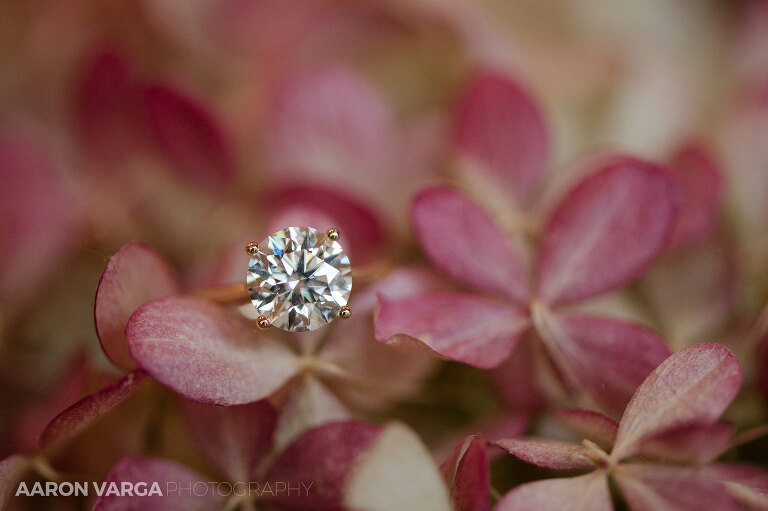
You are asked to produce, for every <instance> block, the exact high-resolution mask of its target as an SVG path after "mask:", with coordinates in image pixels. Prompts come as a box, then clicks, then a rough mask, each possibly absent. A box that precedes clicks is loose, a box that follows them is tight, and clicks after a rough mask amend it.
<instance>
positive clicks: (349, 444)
mask: <svg viewBox="0 0 768 511" xmlns="http://www.w3.org/2000/svg"><path fill="white" fill-rule="evenodd" d="M380 432H381V428H380V427H379V426H374V425H371V424H365V423H362V422H355V421H348V422H334V423H330V424H325V425H323V426H319V427H317V428H313V429H311V430H309V431H307V432H306V433H304V434H303V435H301V436H300V437H299V438H298V439H297V440H296V441H295V442H293V443H292V444H291V445H289V446H288V448H287V449H286V450H285V451H283V453H282V454H281V455H280V457H279V458H278V459H277V461H275V463H274V465H273V466H272V468H271V469H270V470H269V472H268V474H267V475H266V477H265V480H266V481H284V482H286V483H287V484H288V485H290V486H291V487H292V488H299V487H301V485H302V484H303V485H304V486H305V487H309V490H308V491H302V492H292V494H291V495H288V493H287V492H286V493H282V494H276V495H275V496H274V497H272V496H270V497H269V500H270V501H272V502H275V503H277V504H278V505H279V506H281V508H285V509H290V510H299V509H307V510H310V509H311V510H322V509H328V510H330V509H338V508H339V507H340V506H341V502H342V501H343V498H344V485H345V483H346V482H347V479H348V477H349V475H350V473H351V471H352V469H353V468H354V467H355V464H356V463H358V462H359V459H360V458H361V456H362V455H363V454H365V452H366V450H367V449H368V447H369V446H370V445H371V443H372V442H373V441H374V440H375V439H376V437H377V436H378V435H379V433H380ZM263 498H265V499H267V497H266V496H265V497H263Z"/></svg>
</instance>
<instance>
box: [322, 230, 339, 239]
mask: <svg viewBox="0 0 768 511" xmlns="http://www.w3.org/2000/svg"><path fill="white" fill-rule="evenodd" d="M325 234H327V235H328V239H330V240H331V241H338V239H339V230H338V229H336V228H333V227H332V228H330V229H328V230H327V231H325Z"/></svg>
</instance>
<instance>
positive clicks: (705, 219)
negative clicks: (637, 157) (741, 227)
mask: <svg viewBox="0 0 768 511" xmlns="http://www.w3.org/2000/svg"><path fill="white" fill-rule="evenodd" d="M670 167H671V169H672V170H673V171H674V173H675V174H676V175H677V177H678V178H679V180H680V183H681V184H682V186H683V203H682V207H681V209H680V215H679V216H678V218H677V224H676V226H675V231H674V235H673V237H672V243H673V244H674V245H677V246H680V245H688V244H690V243H693V242H696V241H699V240H701V239H703V238H706V237H707V236H708V235H709V234H711V233H712V231H713V229H714V228H715V224H716V223H717V214H718V208H719V206H720V196H721V189H722V176H721V171H720V168H719V166H718V165H717V163H715V161H714V159H713V157H712V155H710V154H709V153H708V152H707V151H706V150H705V148H704V147H703V146H701V145H699V144H696V143H689V144H687V145H684V146H683V147H681V148H680V149H679V150H678V151H677V153H675V155H674V156H673V157H672V160H671V162H670Z"/></svg>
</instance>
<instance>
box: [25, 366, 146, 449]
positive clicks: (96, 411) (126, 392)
mask: <svg viewBox="0 0 768 511" xmlns="http://www.w3.org/2000/svg"><path fill="white" fill-rule="evenodd" d="M145 377H146V373H144V371H142V370H140V369H139V370H136V371H134V372H132V373H130V374H128V375H126V376H124V377H123V378H121V379H120V381H118V382H117V383H115V384H114V385H110V386H109V387H107V388H105V389H102V390H100V391H98V392H96V393H95V394H91V395H90V396H86V397H84V398H83V399H81V400H80V401H78V402H77V403H75V404H73V405H72V406H70V407H69V408H67V409H66V410H64V411H63V412H61V413H60V414H59V415H57V416H56V417H55V418H54V419H53V420H52V421H51V422H49V423H48V425H47V426H46V427H45V429H44V430H43V433H42V435H41V436H40V445H41V447H42V448H43V449H45V450H49V451H50V450H55V449H56V448H57V447H59V446H61V445H62V444H64V443H66V442H67V441H69V440H70V439H71V438H72V437H74V436H76V435H77V434H78V433H80V432H81V431H83V430H84V429H85V428H87V427H88V426H90V425H91V424H92V423H93V422H94V421H96V420H97V419H99V418H100V417H101V416H103V415H104V414H106V413H107V412H109V411H110V410H112V409H113V408H115V407H116V406H117V405H119V404H120V403H122V402H123V401H125V400H126V399H127V398H128V397H129V396H130V395H131V394H133V392H134V391H135V390H136V388H138V386H139V385H140V384H141V382H142V381H143V380H144V378H145Z"/></svg>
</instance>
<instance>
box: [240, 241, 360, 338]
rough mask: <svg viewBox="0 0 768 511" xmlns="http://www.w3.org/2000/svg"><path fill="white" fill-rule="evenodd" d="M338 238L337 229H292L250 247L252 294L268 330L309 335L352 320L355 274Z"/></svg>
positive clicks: (249, 266) (250, 286)
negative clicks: (350, 304)
mask: <svg viewBox="0 0 768 511" xmlns="http://www.w3.org/2000/svg"><path fill="white" fill-rule="evenodd" d="M331 234H333V236H331ZM334 238H335V239H334ZM338 238H339V233H338V231H337V230H336V229H329V230H328V231H327V232H323V231H318V230H317V229H313V228H312V227H288V228H286V229H283V230H282V231H278V232H276V233H274V234H272V235H271V236H269V237H268V238H266V239H265V240H264V241H262V242H261V243H259V244H258V245H254V244H253V243H249V244H248V245H247V249H246V250H247V252H248V254H249V255H250V256H251V259H250V261H249V263H248V277H247V280H246V282H247V286H248V294H249V295H250V298H251V302H252V303H253V305H254V307H256V309H257V310H258V312H259V314H260V317H262V316H263V317H264V318H265V319H266V320H267V321H268V323H266V324H265V326H267V327H268V326H269V325H271V326H274V327H277V328H282V329H283V330H288V331H291V332H304V331H307V330H316V329H318V328H320V327H322V326H325V325H326V324H328V323H329V322H331V321H333V320H334V319H336V318H337V317H349V307H348V306H347V300H348V299H349V293H350V291H351V290H352V269H351V267H350V264H349V258H348V257H347V255H346V254H345V253H344V250H343V249H342V247H341V245H340V244H339V242H338V241H336V240H337V239H338ZM260 326H261V324H260Z"/></svg>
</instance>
